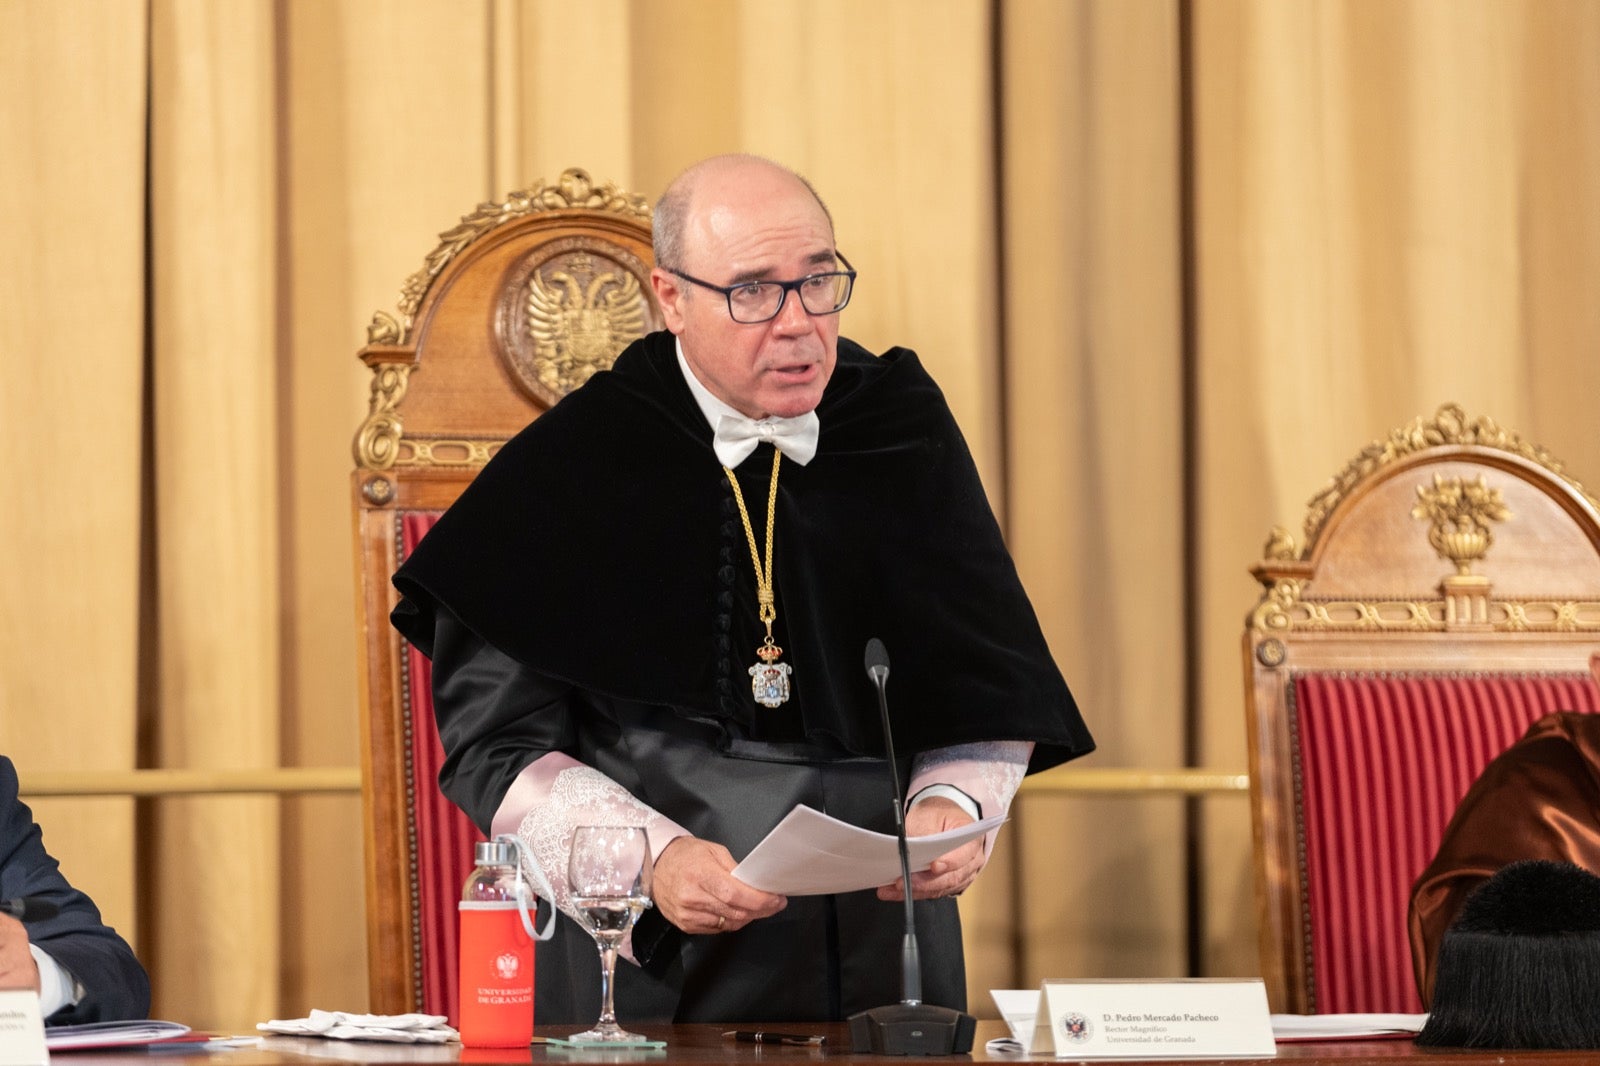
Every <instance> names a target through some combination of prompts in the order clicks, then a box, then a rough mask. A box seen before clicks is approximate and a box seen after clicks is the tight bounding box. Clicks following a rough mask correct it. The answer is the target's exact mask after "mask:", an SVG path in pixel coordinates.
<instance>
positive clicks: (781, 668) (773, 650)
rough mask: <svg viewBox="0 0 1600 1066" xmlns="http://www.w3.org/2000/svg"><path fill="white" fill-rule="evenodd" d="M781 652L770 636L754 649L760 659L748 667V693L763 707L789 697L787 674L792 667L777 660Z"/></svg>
mask: <svg viewBox="0 0 1600 1066" xmlns="http://www.w3.org/2000/svg"><path fill="white" fill-rule="evenodd" d="M782 654H783V649H782V648H780V647H778V646H777V645H776V644H774V643H772V638H771V637H768V638H767V642H766V643H765V644H763V645H761V647H759V648H757V649H756V657H757V658H758V659H760V660H761V661H760V662H759V663H756V664H755V665H754V666H752V667H751V668H750V671H749V672H750V694H751V695H752V696H754V697H755V700H756V702H757V703H759V704H761V706H763V707H779V706H782V705H783V703H784V702H785V701H786V700H788V698H789V674H790V673H792V672H793V670H794V667H792V666H790V665H789V664H788V663H780V662H779V661H778V656H780V655H782Z"/></svg>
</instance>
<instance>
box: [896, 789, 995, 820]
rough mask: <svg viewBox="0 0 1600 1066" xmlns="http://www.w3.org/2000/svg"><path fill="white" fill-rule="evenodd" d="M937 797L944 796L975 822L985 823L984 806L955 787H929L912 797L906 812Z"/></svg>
mask: <svg viewBox="0 0 1600 1066" xmlns="http://www.w3.org/2000/svg"><path fill="white" fill-rule="evenodd" d="M935 796H943V797H944V798H945V799H947V800H949V801H950V802H951V803H954V804H955V805H956V806H957V807H960V808H961V809H962V810H964V811H966V812H967V813H968V814H970V815H972V820H973V821H974V822H981V821H983V806H982V805H981V804H980V803H979V802H978V801H977V800H975V799H973V798H972V797H971V796H969V795H967V794H966V793H965V792H963V791H961V790H960V789H959V788H957V787H956V786H954V785H945V784H936V785H929V786H928V787H927V788H924V789H922V790H921V791H919V792H918V793H917V794H916V795H915V796H912V797H911V802H910V803H907V804H906V810H908V811H909V810H910V809H911V808H913V807H915V806H916V805H917V804H919V803H921V802H922V801H923V800H929V799H933V798H934V797H935Z"/></svg>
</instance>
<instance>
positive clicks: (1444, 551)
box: [1411, 474, 1511, 577]
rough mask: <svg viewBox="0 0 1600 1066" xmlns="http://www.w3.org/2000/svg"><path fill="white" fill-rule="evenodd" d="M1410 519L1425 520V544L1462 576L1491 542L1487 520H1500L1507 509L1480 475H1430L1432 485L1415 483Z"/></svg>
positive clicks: (1494, 490)
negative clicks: (1467, 477) (1470, 478)
mask: <svg viewBox="0 0 1600 1066" xmlns="http://www.w3.org/2000/svg"><path fill="white" fill-rule="evenodd" d="M1411 515H1412V517H1413V518H1425V519H1427V520H1428V522H1429V528H1428V543H1429V544H1431V545H1433V550H1434V551H1436V552H1438V553H1439V555H1440V557H1442V558H1445V559H1448V560H1450V561H1451V562H1452V563H1454V564H1455V567H1456V573H1457V574H1458V575H1460V576H1462V577H1466V576H1468V575H1470V574H1471V573H1472V564H1473V562H1474V561H1475V560H1478V559H1482V558H1483V557H1484V556H1485V555H1487V554H1488V552H1489V546H1490V545H1492V544H1493V543H1494V532H1493V531H1492V529H1491V528H1490V525H1489V523H1490V522H1503V521H1505V520H1506V519H1508V518H1510V517H1511V511H1510V509H1509V508H1507V507H1506V505H1505V501H1504V500H1503V499H1501V497H1500V490H1499V489H1492V488H1490V487H1489V483H1488V481H1486V480H1485V479H1484V478H1483V476H1482V475H1481V474H1480V475H1479V476H1478V479H1477V480H1476V481H1465V480H1463V479H1462V478H1458V477H1445V476H1444V475H1442V474H1435V475H1433V484H1432V485H1431V486H1430V485H1418V486H1417V504H1416V506H1415V507H1413V508H1412V509H1411Z"/></svg>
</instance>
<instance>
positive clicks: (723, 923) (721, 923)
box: [717, 914, 728, 933]
mask: <svg viewBox="0 0 1600 1066" xmlns="http://www.w3.org/2000/svg"><path fill="white" fill-rule="evenodd" d="M726 928H728V916H727V915H726V914H719V915H717V932H719V933H720V932H722V931H723V930H724V929H726Z"/></svg>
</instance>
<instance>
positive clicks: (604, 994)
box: [596, 944, 617, 1029]
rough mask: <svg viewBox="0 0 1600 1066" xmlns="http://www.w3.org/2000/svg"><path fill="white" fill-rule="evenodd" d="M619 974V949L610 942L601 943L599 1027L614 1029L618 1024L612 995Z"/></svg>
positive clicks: (597, 1026)
mask: <svg viewBox="0 0 1600 1066" xmlns="http://www.w3.org/2000/svg"><path fill="white" fill-rule="evenodd" d="M616 974H617V949H616V948H615V947H614V946H612V945H608V944H601V945H600V1021H599V1023H598V1024H597V1025H596V1028H598V1029H613V1028H615V1027H616V1024H617V1010H616V1006H615V997H614V996H613V995H612V989H613V986H614V982H615V978H616Z"/></svg>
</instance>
